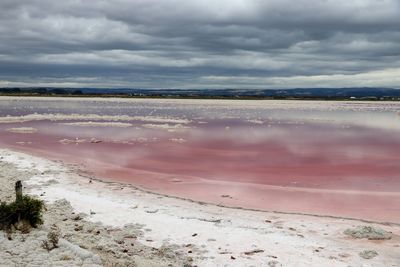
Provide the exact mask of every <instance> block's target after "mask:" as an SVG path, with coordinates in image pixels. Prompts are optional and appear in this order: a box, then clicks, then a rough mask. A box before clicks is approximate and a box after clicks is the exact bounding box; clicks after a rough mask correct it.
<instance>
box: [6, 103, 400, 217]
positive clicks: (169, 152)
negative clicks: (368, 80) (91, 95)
mask: <svg viewBox="0 0 400 267" xmlns="http://www.w3.org/2000/svg"><path fill="white" fill-rule="evenodd" d="M399 112H400V103H393V102H324V101H246V100H240V101H239V100H238V101H223V100H151V99H138V100H127V99H119V100H118V99H112V100H111V99H107V100H102V99H60V98H57V99H56V98H48V99H43V98H36V99H34V98H24V99H22V98H0V137H1V139H0V145H1V146H3V147H8V148H13V149H18V150H22V151H28V152H33V153H35V154H39V155H42V156H46V157H48V158H52V159H62V160H64V161H66V162H70V163H79V164H81V166H82V168H83V170H85V171H87V172H90V173H93V174H94V175H97V176H100V177H102V178H105V179H109V180H117V181H122V182H128V183H132V184H134V185H137V186H141V187H143V188H146V189H149V190H151V191H156V192H159V193H165V194H169V195H174V196H179V197H184V198H190V199H194V200H200V201H206V202H213V203H216V204H223V205H229V206H240V207H245V208H254V209H262V210H277V211H284V212H300V213H312V214H323V215H334V216H344V217H354V218H363V219H372V220H379V221H393V222H400V164H399V160H400V134H399V133H400V116H399ZM35 113H37V114H36V115H33V116H32V115H30V114H35ZM46 114H58V115H56V116H50V115H46ZM71 114H81V115H85V116H86V117H82V116H79V117H77V116H71ZM93 114H95V115H96V116H94V115H93ZM65 115H68V116H65ZM99 115H100V116H99ZM7 116H8V117H7ZM24 116H25V117H24ZM102 116H103V117H102ZM105 116H106V117H105ZM50 119H51V120H50ZM90 121H93V122H96V123H98V122H102V123H103V124H101V123H100V124H94V123H93V125H94V126H93V125H90V123H89V124H88V122H90ZM82 122H84V123H83V124H82ZM109 122H113V123H114V124H107V123H109ZM116 122H117V123H122V124H123V125H122V126H128V127H115V126H117V124H115V123H116ZM71 123H72V124H71ZM74 123H75V124H74ZM76 123H77V124H76ZM18 127H33V128H36V129H37V132H35V133H15V132H10V131H8V130H7V129H10V128H18Z"/></svg>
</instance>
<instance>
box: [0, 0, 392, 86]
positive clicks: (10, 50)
mask: <svg viewBox="0 0 400 267" xmlns="http://www.w3.org/2000/svg"><path fill="white" fill-rule="evenodd" d="M12 86H19V87H27V86H55V87H99V88H101V87H108V88H112V87H116V88H188V89H196V88H198V89H202V88H240V89H246V88H249V89H250V88H251V89H258V88H260V89H274V88H276V89H280V88H302V87H361V86H366V87H395V88H400V0H351V1H350V0H292V1H289V0H62V1H54V0H25V1H24V0H0V87H12Z"/></svg>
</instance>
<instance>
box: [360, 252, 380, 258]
mask: <svg viewBox="0 0 400 267" xmlns="http://www.w3.org/2000/svg"><path fill="white" fill-rule="evenodd" d="M358 255H360V257H361V258H363V259H367V260H369V259H372V258H375V257H376V256H378V252H376V251H375V250H364V251H362V252H360V253H359V254H358Z"/></svg>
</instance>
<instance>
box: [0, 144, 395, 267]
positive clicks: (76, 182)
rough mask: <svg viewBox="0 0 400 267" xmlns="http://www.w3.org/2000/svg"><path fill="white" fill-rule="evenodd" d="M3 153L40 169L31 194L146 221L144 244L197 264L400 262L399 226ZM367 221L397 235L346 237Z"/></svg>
mask: <svg viewBox="0 0 400 267" xmlns="http://www.w3.org/2000/svg"><path fill="white" fill-rule="evenodd" d="M5 154H8V155H9V156H6V155H5ZM0 155H1V157H2V161H6V162H9V163H12V164H16V166H17V167H18V169H19V170H27V169H35V170H37V171H38V173H37V174H35V175H33V176H31V177H30V178H29V179H28V180H27V182H26V187H27V190H28V192H29V193H30V194H34V195H37V196H39V197H40V198H42V199H44V200H45V201H46V202H47V203H58V202H59V201H60V200H61V199H66V200H67V201H68V202H69V203H70V205H71V207H72V209H74V210H75V213H77V214H80V213H82V212H83V213H86V214H87V215H86V216H85V218H84V221H87V223H89V224H90V223H99V222H100V223H101V225H104V226H106V227H113V228H116V229H122V228H124V226H125V225H126V224H127V223H135V224H140V225H142V227H141V231H142V234H141V236H138V240H137V241H138V242H139V243H141V244H143V245H144V246H148V247H153V248H156V249H160V248H162V246H163V245H166V244H168V245H167V246H173V247H175V248H176V251H177V253H178V255H180V257H181V258H183V259H187V257H190V259H191V260H192V261H193V262H192V263H193V264H195V265H197V266H211V265H212V266H246V265H247V266H252V265H254V266H259V265H260V264H261V265H265V266H294V265H295V266H310V265H311V266H327V265H329V266H347V265H349V264H353V265H355V264H361V263H365V264H367V263H368V264H369V263H370V264H373V266H395V264H396V263H398V262H400V256H398V249H399V246H400V238H399V234H400V227H399V226H398V225H396V224H385V223H375V222H374V223H369V222H365V221H361V220H354V219H353V220H352V219H350V220H349V219H344V218H334V217H321V216H319V215H316V216H314V215H311V216H310V215H301V214H285V213H280V212H279V213H278V212H268V211H254V210H245V209H241V208H230V207H221V206H218V205H214V204H208V203H198V202H194V201H191V200H183V199H179V198H175V197H169V196H168V197H167V196H164V195H160V194H157V193H156V194H154V193H149V192H146V191H144V190H143V189H138V188H135V187H133V186H132V185H129V186H128V185H124V184H121V183H118V182H107V181H106V182H104V181H101V182H100V181H99V180H97V179H96V178H93V177H90V176H89V177H88V176H83V174H82V173H80V172H79V170H78V169H77V168H76V167H71V166H70V165H65V164H63V163H60V162H59V161H57V162H54V161H50V160H47V159H43V158H39V157H36V156H31V155H29V154H26V153H20V152H15V151H12V150H8V149H0ZM34 165H35V167H33V166H34ZM42 173H43V174H42ZM82 177H84V178H85V179H82ZM88 179H89V181H90V179H92V183H89V182H88ZM50 205H54V204H50ZM84 224H86V222H84ZM360 224H362V225H365V224H368V225H374V226H379V227H382V228H384V229H386V230H388V231H390V232H392V233H393V235H394V237H393V238H392V239H391V240H385V241H379V242H376V241H369V240H358V239H351V238H349V237H347V236H345V235H343V231H345V230H346V229H347V228H351V227H355V226H357V225H360ZM107 225H108V226H107ZM320 247H322V248H320ZM366 249H374V250H376V251H378V253H379V255H378V256H377V257H376V258H374V259H369V260H366V259H363V258H360V256H359V255H358V253H360V252H361V251H363V250H366ZM316 250H318V251H316ZM288 255H290V256H289V257H288ZM270 262H271V263H270ZM272 264H275V265H272ZM138 266H140V265H138ZM149 266H157V265H149ZM159 266H163V265H159ZM172 266H179V265H172Z"/></svg>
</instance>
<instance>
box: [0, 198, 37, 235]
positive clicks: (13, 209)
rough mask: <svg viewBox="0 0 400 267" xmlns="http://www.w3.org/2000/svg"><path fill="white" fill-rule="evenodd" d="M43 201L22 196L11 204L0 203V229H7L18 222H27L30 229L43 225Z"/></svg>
mask: <svg viewBox="0 0 400 267" xmlns="http://www.w3.org/2000/svg"><path fill="white" fill-rule="evenodd" d="M43 208H44V203H43V201H41V200H39V199H36V198H33V197H30V196H23V197H22V199H20V200H19V201H14V202H12V203H9V204H7V203H5V202H1V203H0V229H1V230H5V229H9V228H10V227H11V225H13V224H15V223H17V222H19V221H23V220H24V221H27V222H29V224H30V225H31V226H32V227H37V226H38V225H39V224H42V223H43V220H42V210H43Z"/></svg>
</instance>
